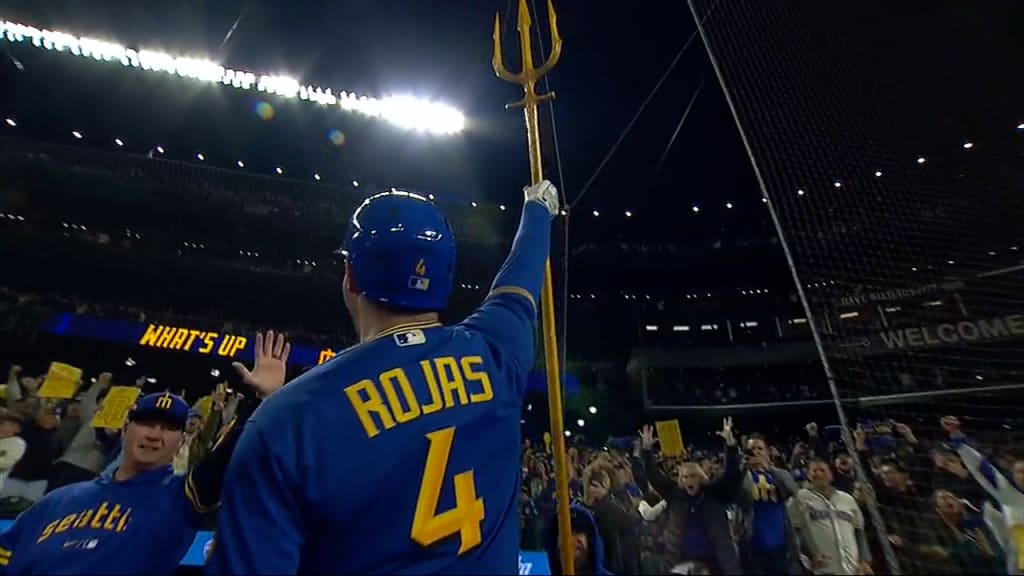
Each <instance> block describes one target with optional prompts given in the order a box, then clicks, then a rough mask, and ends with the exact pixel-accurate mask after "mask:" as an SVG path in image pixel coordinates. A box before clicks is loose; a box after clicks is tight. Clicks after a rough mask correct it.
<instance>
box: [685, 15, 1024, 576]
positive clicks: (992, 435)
mask: <svg viewBox="0 0 1024 576" xmlns="http://www.w3.org/2000/svg"><path fill="white" fill-rule="evenodd" d="M982 4H983V5H979V3H940V4H933V5H929V7H928V9H927V10H920V9H919V8H920V7H919V6H909V5H908V6H904V5H901V4H900V3H891V2H887V3H882V2H857V3H836V2H788V1H781V0H757V1H752V0H751V1H743V0H690V6H691V8H692V10H693V12H694V18H695V21H698V22H703V25H702V26H701V34H702V37H703V39H704V41H705V44H706V48H707V50H708V52H709V54H710V56H711V60H712V62H713V64H714V66H715V69H716V72H717V74H718V76H719V80H720V81H721V83H722V86H723V87H724V90H725V92H726V94H727V98H728V100H729V104H730V107H731V109H732V111H733V114H734V116H735V120H736V123H737V125H738V127H739V129H740V132H741V135H742V137H743V140H744V144H745V145H746V147H747V150H748V153H749V156H750V161H751V163H752V164H753V166H754V169H755V171H756V173H757V177H758V180H759V183H760V186H761V189H762V193H763V194H764V197H765V198H766V200H767V202H766V203H767V207H768V209H769V210H770V212H771V216H772V219H773V220H774V221H775V224H776V226H777V228H778V232H779V235H780V238H781V239H782V241H783V244H784V247H785V249H786V253H787V259H788V261H789V264H790V268H791V271H792V275H793V277H794V280H795V282H796V283H797V285H798V293H799V296H800V300H801V301H802V303H803V304H804V307H805V313H806V315H807V316H808V318H809V320H810V322H809V325H811V326H813V328H814V332H815V334H814V336H815V341H816V344H817V346H818V348H819V351H820V354H821V358H822V360H823V363H824V366H825V372H826V375H827V377H826V378H825V379H823V380H820V381H815V385H816V386H822V387H824V386H826V385H827V386H828V388H823V389H821V390H819V394H817V395H818V396H823V397H826V398H832V399H834V400H835V404H836V406H837V407H839V408H840V410H839V411H838V412H839V413H838V418H835V420H834V421H833V422H828V424H835V425H838V426H836V427H834V428H828V429H826V428H825V424H826V423H825V422H819V423H820V425H821V429H822V430H823V432H822V435H823V437H824V439H825V440H826V443H827V444H828V443H832V445H833V447H835V446H838V445H841V444H844V443H845V444H851V443H854V444H856V445H857V446H856V447H857V449H858V453H859V454H860V456H861V458H860V460H861V464H862V467H863V472H864V473H865V474H866V478H868V479H869V481H870V482H871V483H873V484H874V485H875V488H876V491H877V494H878V495H877V499H876V500H877V502H878V503H879V505H878V506H877V507H875V506H873V505H872V506H869V508H870V509H871V511H872V512H875V511H877V512H879V514H874V518H875V520H876V521H878V522H877V523H876V525H875V527H876V528H877V530H878V531H879V533H880V534H879V536H880V537H879V538H878V544H879V547H880V548H882V549H886V548H888V549H890V550H891V552H893V553H894V555H892V554H889V555H888V557H889V561H890V562H895V563H898V569H899V570H900V571H902V572H903V573H925V572H932V573H935V572H934V571H935V570H939V571H949V570H952V571H953V572H955V573H956V572H960V573H962V572H964V571H969V570H978V569H982V570H983V571H988V570H989V569H994V568H992V567H993V566H998V565H999V564H1000V562H1001V560H1000V558H999V553H998V551H999V547H998V546H996V545H995V542H993V539H994V540H999V541H1000V542H1002V543H1003V544H1006V545H1004V546H1003V548H1004V549H1005V550H1006V551H1007V552H1009V549H1010V548H1011V547H1010V546H1008V542H1006V540H1005V538H1006V535H1005V533H1004V534H1002V537H1001V535H1000V533H999V530H1000V529H1005V528H1006V526H1005V523H1003V524H1000V521H998V520H997V521H995V522H990V523H989V524H987V526H988V528H989V530H988V531H987V532H986V531H985V530H982V529H978V530H975V531H973V532H972V529H967V528H964V526H963V525H956V526H954V524H955V522H953V523H950V522H951V521H950V518H951V514H953V512H956V511H953V510H952V508H955V507H956V506H955V505H952V504H950V505H949V507H947V508H948V509H947V508H944V506H945V504H944V502H946V500H944V499H943V498H944V495H945V494H948V493H952V494H953V496H954V497H955V498H956V499H960V500H963V501H966V508H965V509H964V510H966V511H963V510H961V511H960V513H962V514H966V516H972V515H976V516H977V517H978V518H980V517H981V516H982V514H981V512H982V509H983V508H985V507H986V506H985V505H986V501H987V500H989V499H990V497H989V496H988V495H987V494H986V493H985V492H984V491H983V490H981V488H980V487H979V486H978V484H977V483H975V482H974V481H973V479H972V478H971V477H970V473H969V472H967V471H965V470H964V468H963V466H962V465H961V463H960V460H959V459H958V458H957V457H956V452H955V451H953V448H954V446H952V445H950V444H949V434H948V431H946V430H943V429H942V428H941V427H940V424H939V422H940V420H939V419H940V417H942V416H943V415H947V414H948V415H955V416H957V417H958V418H959V420H960V421H961V422H962V424H963V430H964V432H966V433H967V435H968V436H969V437H970V438H971V439H972V440H973V441H974V444H975V445H976V446H977V447H978V448H979V449H980V450H981V452H982V453H984V454H986V455H988V456H989V457H990V458H991V459H992V461H993V462H995V463H996V464H997V468H998V466H999V465H1003V466H1004V468H1002V471H1003V473H1004V474H1006V475H1007V476H1010V475H1012V473H1011V472H1010V471H1009V470H1008V468H1010V467H1012V466H1013V461H1014V460H1015V459H1017V461H1019V460H1020V458H1021V456H1020V454H1019V453H1017V452H1014V449H1017V448H1020V447H1021V434H1022V432H1024V428H1022V426H1021V415H1022V413H1021V406H1022V397H1024V395H1022V388H1024V383H1022V382H1024V381H1022V369H1024V354H1022V352H1024V290H1022V288H1024V266H1022V265H1021V260H1022V255H1024V227H1022V226H1021V224H1020V223H1021V221H1022V217H1024V198H1022V196H1021V193H1022V189H1024V155H1022V152H1024V133H1022V132H1024V126H1022V125H1020V123H1021V122H1022V120H1024V108H1022V107H1021V104H1020V103H1021V102H1024V84H1022V82H1021V79H1020V75H1019V74H1016V73H1015V72H1014V71H1015V70H1016V71H1019V70H1020V63H1021V61H1022V60H1021V55H1022V51H1021V49H1020V47H1019V45H1018V44H1019V43H1017V42H1016V40H1015V38H1016V36H1017V31H1015V30H1014V26H1015V25H1016V24H1019V22H1021V16H1022V15H1024V13H1022V9H1021V6H1020V4H1019V3H1012V2H991V3H989V2H986V3H982ZM1015 23H1016V24H1015ZM840 426H842V427H843V428H841V427H840ZM844 428H845V432H844ZM854 437H856V439H855V438H854ZM1018 466H1020V465H1019V464H1018ZM904 472H905V473H906V474H904ZM908 475H909V479H910V481H911V483H910V488H906V487H904V479H906V478H907V476H908ZM1017 496H1019V497H1020V499H1021V500H1024V495H1021V494H1019V493H1017ZM865 498H866V497H865ZM876 500H874V499H870V498H866V500H865V501H866V502H867V501H870V502H874V501H876ZM993 504H994V505H995V508H996V509H998V507H999V503H998V502H993ZM1013 504H1014V505H1017V506H1019V505H1020V504H1021V502H1016V503H1013ZM975 509H977V510H976V511H975ZM986 518H988V516H986ZM979 522H980V520H979ZM979 525H980V524H979ZM965 538H967V539H971V540H970V541H971V544H970V546H969V548H970V550H971V551H972V552H971V553H972V556H971V558H970V560H965V559H964V557H963V554H960V555H958V552H956V551H955V549H954V545H960V544H963V542H965V540H964V539H965ZM880 551H886V550H880ZM961 552H962V549H961ZM988 562H991V564H987V563H988ZM986 566H987V568H985V567H986ZM892 568H893V569H895V568H896V566H892ZM1003 569H1004V570H1005V567H1003Z"/></svg>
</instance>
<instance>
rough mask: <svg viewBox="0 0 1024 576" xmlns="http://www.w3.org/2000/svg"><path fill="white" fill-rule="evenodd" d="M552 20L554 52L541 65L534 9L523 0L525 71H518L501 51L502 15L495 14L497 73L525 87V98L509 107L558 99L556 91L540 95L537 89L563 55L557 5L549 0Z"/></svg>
mask: <svg viewBox="0 0 1024 576" xmlns="http://www.w3.org/2000/svg"><path fill="white" fill-rule="evenodd" d="M548 23H549V25H550V27H551V54H549V55H548V58H547V60H546V61H545V62H544V64H543V65H541V67H540V68H534V66H533V48H532V44H531V42H530V27H531V26H532V24H533V21H532V19H531V18H530V9H529V8H527V6H526V0H519V18H518V22H517V26H516V28H517V30H518V31H519V54H520V56H521V58H520V59H521V60H522V67H523V68H522V71H521V72H519V73H518V74H514V73H512V72H509V71H508V68H506V67H505V60H504V57H503V54H502V50H501V17H500V15H499V14H495V15H494V57H493V59H492V61H491V62H492V64H493V65H494V73H495V74H497V76H498V78H501V79H502V80H505V81H506V82H512V83H513V84H519V85H521V86H522V87H523V99H522V100H520V101H518V102H514V103H512V104H508V105H506V106H505V107H506V108H523V107H526V106H530V105H533V104H537V103H539V102H544V101H547V100H552V99H554V97H555V95H554V93H549V94H541V95H538V94H537V91H536V85H537V80H539V79H540V78H541V77H542V76H544V75H545V74H547V73H548V72H550V71H551V69H552V68H554V67H555V64H557V63H558V59H559V58H561V56H562V36H561V35H560V34H559V33H558V15H557V14H556V13H555V7H554V6H553V5H552V4H551V0H548Z"/></svg>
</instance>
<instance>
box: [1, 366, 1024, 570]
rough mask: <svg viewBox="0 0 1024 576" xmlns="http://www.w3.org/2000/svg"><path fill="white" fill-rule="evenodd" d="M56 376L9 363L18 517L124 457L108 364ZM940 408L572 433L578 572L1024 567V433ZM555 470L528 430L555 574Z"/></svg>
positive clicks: (233, 396) (537, 532)
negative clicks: (608, 434) (900, 416)
mask: <svg viewBox="0 0 1024 576" xmlns="http://www.w3.org/2000/svg"><path fill="white" fill-rule="evenodd" d="M83 379H84V378H83ZM41 381H42V378H40V377H34V376H30V375H27V374H24V373H23V371H22V370H21V367H19V366H11V367H10V370H9V372H8V379H7V383H6V386H5V387H4V398H3V402H4V410H3V412H2V413H0V479H2V481H3V484H2V487H0V516H2V517H4V518H13V517H14V516H16V515H17V514H18V513H19V512H21V511H23V510H25V509H27V508H28V507H30V506H31V505H32V504H33V503H34V502H35V501H38V500H39V499H40V498H41V497H42V496H43V495H44V494H45V493H48V492H50V491H52V490H54V489H55V488H58V487H60V486H64V485H67V484H70V483H73V482H80V481H86V480H90V479H92V478H95V477H96V476H97V475H99V474H101V473H102V472H104V470H110V469H112V468H114V467H116V466H117V458H118V455H119V453H120V446H119V436H120V432H119V431H117V430H106V429H97V428H93V427H92V426H91V425H90V423H91V420H92V417H93V415H94V414H95V413H96V411H97V409H98V408H99V407H101V406H102V404H103V401H104V398H105V396H106V393H107V391H108V390H109V388H110V387H111V385H112V384H113V382H112V377H111V374H110V373H102V374H99V375H97V376H96V377H95V378H90V379H89V382H87V383H83V384H82V385H81V387H80V389H79V392H78V393H77V394H76V395H75V396H74V397H73V398H72V399H70V400H66V401H57V402H55V401H52V400H47V399H42V398H39V397H38V391H39V388H40V383H41ZM132 385H134V386H138V387H144V386H146V385H147V383H146V382H145V380H144V379H139V380H138V381H136V382H134V383H133V384H132ZM230 390H231V389H230V388H229V386H228V383H226V382H225V383H223V384H220V385H217V386H216V387H214V389H213V390H211V391H210V393H209V394H207V395H205V396H203V397H200V398H195V399H193V400H194V401H193V404H192V410H191V412H190V413H189V421H188V427H187V430H186V432H187V442H186V443H185V444H184V445H183V447H182V449H181V451H180V452H179V453H178V455H177V456H176V458H175V460H174V469H175V472H176V473H177V474H185V473H187V472H188V470H189V468H190V467H191V466H193V465H195V463H196V462H198V461H200V460H201V459H202V458H203V456H204V455H205V454H207V453H208V452H209V451H210V448H211V447H212V445H213V443H214V442H215V439H216V438H217V437H218V434H219V433H220V432H221V431H222V430H223V428H224V427H225V425H226V424H227V423H228V422H230V420H231V418H232V414H233V413H234V412H235V411H236V410H237V408H238V404H239V402H240V401H241V400H242V395H241V394H239V393H232V392H231V391H230ZM935 424H936V425H935V426H933V427H927V428H928V431H929V432H931V431H932V430H934V431H935V432H936V433H935V434H929V435H930V437H925V436H926V434H922V433H920V432H919V431H917V430H915V429H912V428H911V427H910V426H908V425H905V424H902V423H898V422H875V423H871V424H867V423H860V424H858V425H857V426H856V427H855V428H854V429H853V430H852V431H851V433H850V434H849V435H848V436H847V439H849V440H852V442H853V446H852V449H851V447H848V446H847V444H846V441H845V440H844V434H843V433H842V432H843V431H842V428H841V427H839V426H836V425H830V426H824V425H822V426H819V425H818V424H817V423H813V422H812V423H808V424H807V425H806V427H805V432H804V437H803V438H802V439H800V440H799V441H797V442H788V441H787V440H782V439H776V438H771V437H765V436H762V435H760V434H758V433H756V432H753V431H752V432H751V433H749V434H744V433H741V432H740V431H738V430H733V429H732V421H731V419H730V418H726V419H725V421H724V423H723V427H722V429H721V430H720V431H719V432H718V436H719V437H720V441H719V443H717V444H713V443H707V444H706V445H698V444H696V443H695V444H691V445H686V446H684V447H683V451H682V453H681V454H673V455H671V456H670V455H667V454H663V453H662V451H661V450H660V449H659V443H658V438H657V437H656V435H655V434H654V430H653V428H652V427H650V426H646V427H644V428H643V429H641V430H640V431H639V433H638V434H637V435H635V436H626V437H619V438H609V439H608V440H607V442H606V443H604V444H603V445H587V444H585V443H576V442H573V443H572V444H571V447H570V449H569V462H570V468H569V479H570V490H571V494H572V497H573V506H572V510H573V520H572V525H573V530H574V533H575V542H576V546H577V550H576V563H577V573H579V574H599V573H604V571H608V572H611V573H615V574H641V573H643V574H667V573H687V574H763V573H773V574H871V573H879V574H880V573H888V572H889V571H890V569H889V566H890V565H889V564H888V560H887V553H888V552H889V551H891V553H892V555H893V556H892V558H891V559H892V560H894V561H895V562H896V563H897V564H898V568H899V570H901V572H903V573H932V574H993V573H1001V574H1007V573H1009V574H1014V573H1020V571H1021V567H1022V566H1021V562H1022V561H1024V558H1021V556H1020V554H1021V541H1020V539H1021V537H1022V536H1024V526H1021V520H1022V518H1021V515H1022V512H1024V501H1022V499H1021V496H1020V492H1019V491H1018V490H1019V489H1020V487H1022V486H1024V451H1022V450H1021V444H1020V439H1019V438H1017V437H1014V436H1013V435H1012V434H1011V433H1009V432H1006V431H1003V432H1001V433H988V434H987V435H986V434H985V433H982V432H981V431H978V433H977V434H975V432H976V431H974V430H970V429H964V428H965V427H963V426H961V423H960V422H959V420H957V419H956V418H955V417H952V416H946V417H943V418H941V421H939V422H936V423H935ZM682 430H683V432H684V437H692V438H698V437H700V434H699V433H700V432H703V431H698V430H693V429H692V428H691V427H689V426H687V425H686V424H685V423H684V425H683V426H682ZM986 432H987V431H986ZM966 434H970V436H966ZM723 444H724V445H723ZM855 455H856V456H857V457H859V461H860V462H861V463H863V465H864V466H865V473H866V475H867V479H866V480H865V481H861V480H858V477H857V473H856V465H855V461H854V456H855ZM554 481H555V480H554V473H553V463H552V458H551V453H550V436H547V435H546V437H543V438H536V439H530V438H525V439H524V441H523V446H522V493H521V500H520V515H521V525H522V548H523V549H524V550H546V551H547V553H548V558H549V563H550V565H551V568H552V573H554V574H558V573H559V568H558V565H559V562H558V556H557V544H556V542H557V541H556V538H555V530H554V526H555V522H554V516H555V509H556V507H555V485H554ZM875 511H877V513H878V517H877V518H875V517H874V512H875ZM214 523H215V518H212V517H211V519H210V528H213V525H214ZM880 529H881V532H880ZM880 534H881V535H882V538H880V537H879V536H880Z"/></svg>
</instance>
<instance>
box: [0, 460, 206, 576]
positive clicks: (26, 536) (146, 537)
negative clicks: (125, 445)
mask: <svg viewBox="0 0 1024 576" xmlns="http://www.w3.org/2000/svg"><path fill="white" fill-rule="evenodd" d="M185 483H186V477H184V476H175V475H174V471H173V470H172V468H171V467H170V466H167V467H165V468H160V469H157V470H150V471H148V472H143V473H141V474H138V475H136V476H134V477H133V478H131V479H129V480H126V481H123V482H115V481H114V480H113V479H112V478H111V477H110V476H109V475H104V476H101V477H99V478H97V479H95V480H92V481H90V482H80V483H78V484H71V485H69V486H64V487H62V488H59V489H57V490H54V491H53V492H51V493H49V494H47V495H46V497H44V498H43V499H42V500H40V501H39V502H37V503H36V504H35V505H33V506H32V507H31V508H29V509H28V510H25V511H24V512H22V513H21V515H20V516H18V519H17V520H15V522H14V524H13V525H11V527H10V528H9V529H8V530H7V531H6V532H4V533H3V534H0V571H3V573H5V574H17V575H23V574H170V573H171V572H173V571H174V569H175V568H176V567H177V566H178V564H179V563H180V562H181V559H182V558H183V557H184V556H185V553H186V552H188V549H189V546H191V544H192V541H193V540H194V539H195V536H196V527H197V524H198V519H199V514H198V512H196V508H195V506H194V505H193V503H192V501H191V499H190V498H189V496H187V495H186V487H185Z"/></svg>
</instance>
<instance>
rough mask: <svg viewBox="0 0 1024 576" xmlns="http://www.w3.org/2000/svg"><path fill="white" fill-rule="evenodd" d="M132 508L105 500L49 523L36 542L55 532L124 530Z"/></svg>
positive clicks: (126, 527)
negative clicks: (97, 504) (93, 506)
mask: <svg viewBox="0 0 1024 576" xmlns="http://www.w3.org/2000/svg"><path fill="white" fill-rule="evenodd" d="M131 512H132V509H131V508H122V507H121V505H120V504H114V505H113V506H111V504H110V502H103V503H101V504H100V505H99V506H98V507H96V508H87V509H85V510H81V511H79V512H75V513H74V514H67V515H65V516H63V517H61V518H58V519H57V520H54V521H53V522H50V523H49V524H47V525H46V526H45V527H44V528H43V530H42V532H40V533H39V536H38V537H37V538H36V543H37V544H38V543H40V542H43V541H45V540H46V539H48V538H50V537H52V536H53V535H55V534H63V533H65V532H69V531H74V530H84V529H89V530H105V531H108V532H124V531H125V530H127V529H128V517H129V516H130V515H131Z"/></svg>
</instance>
